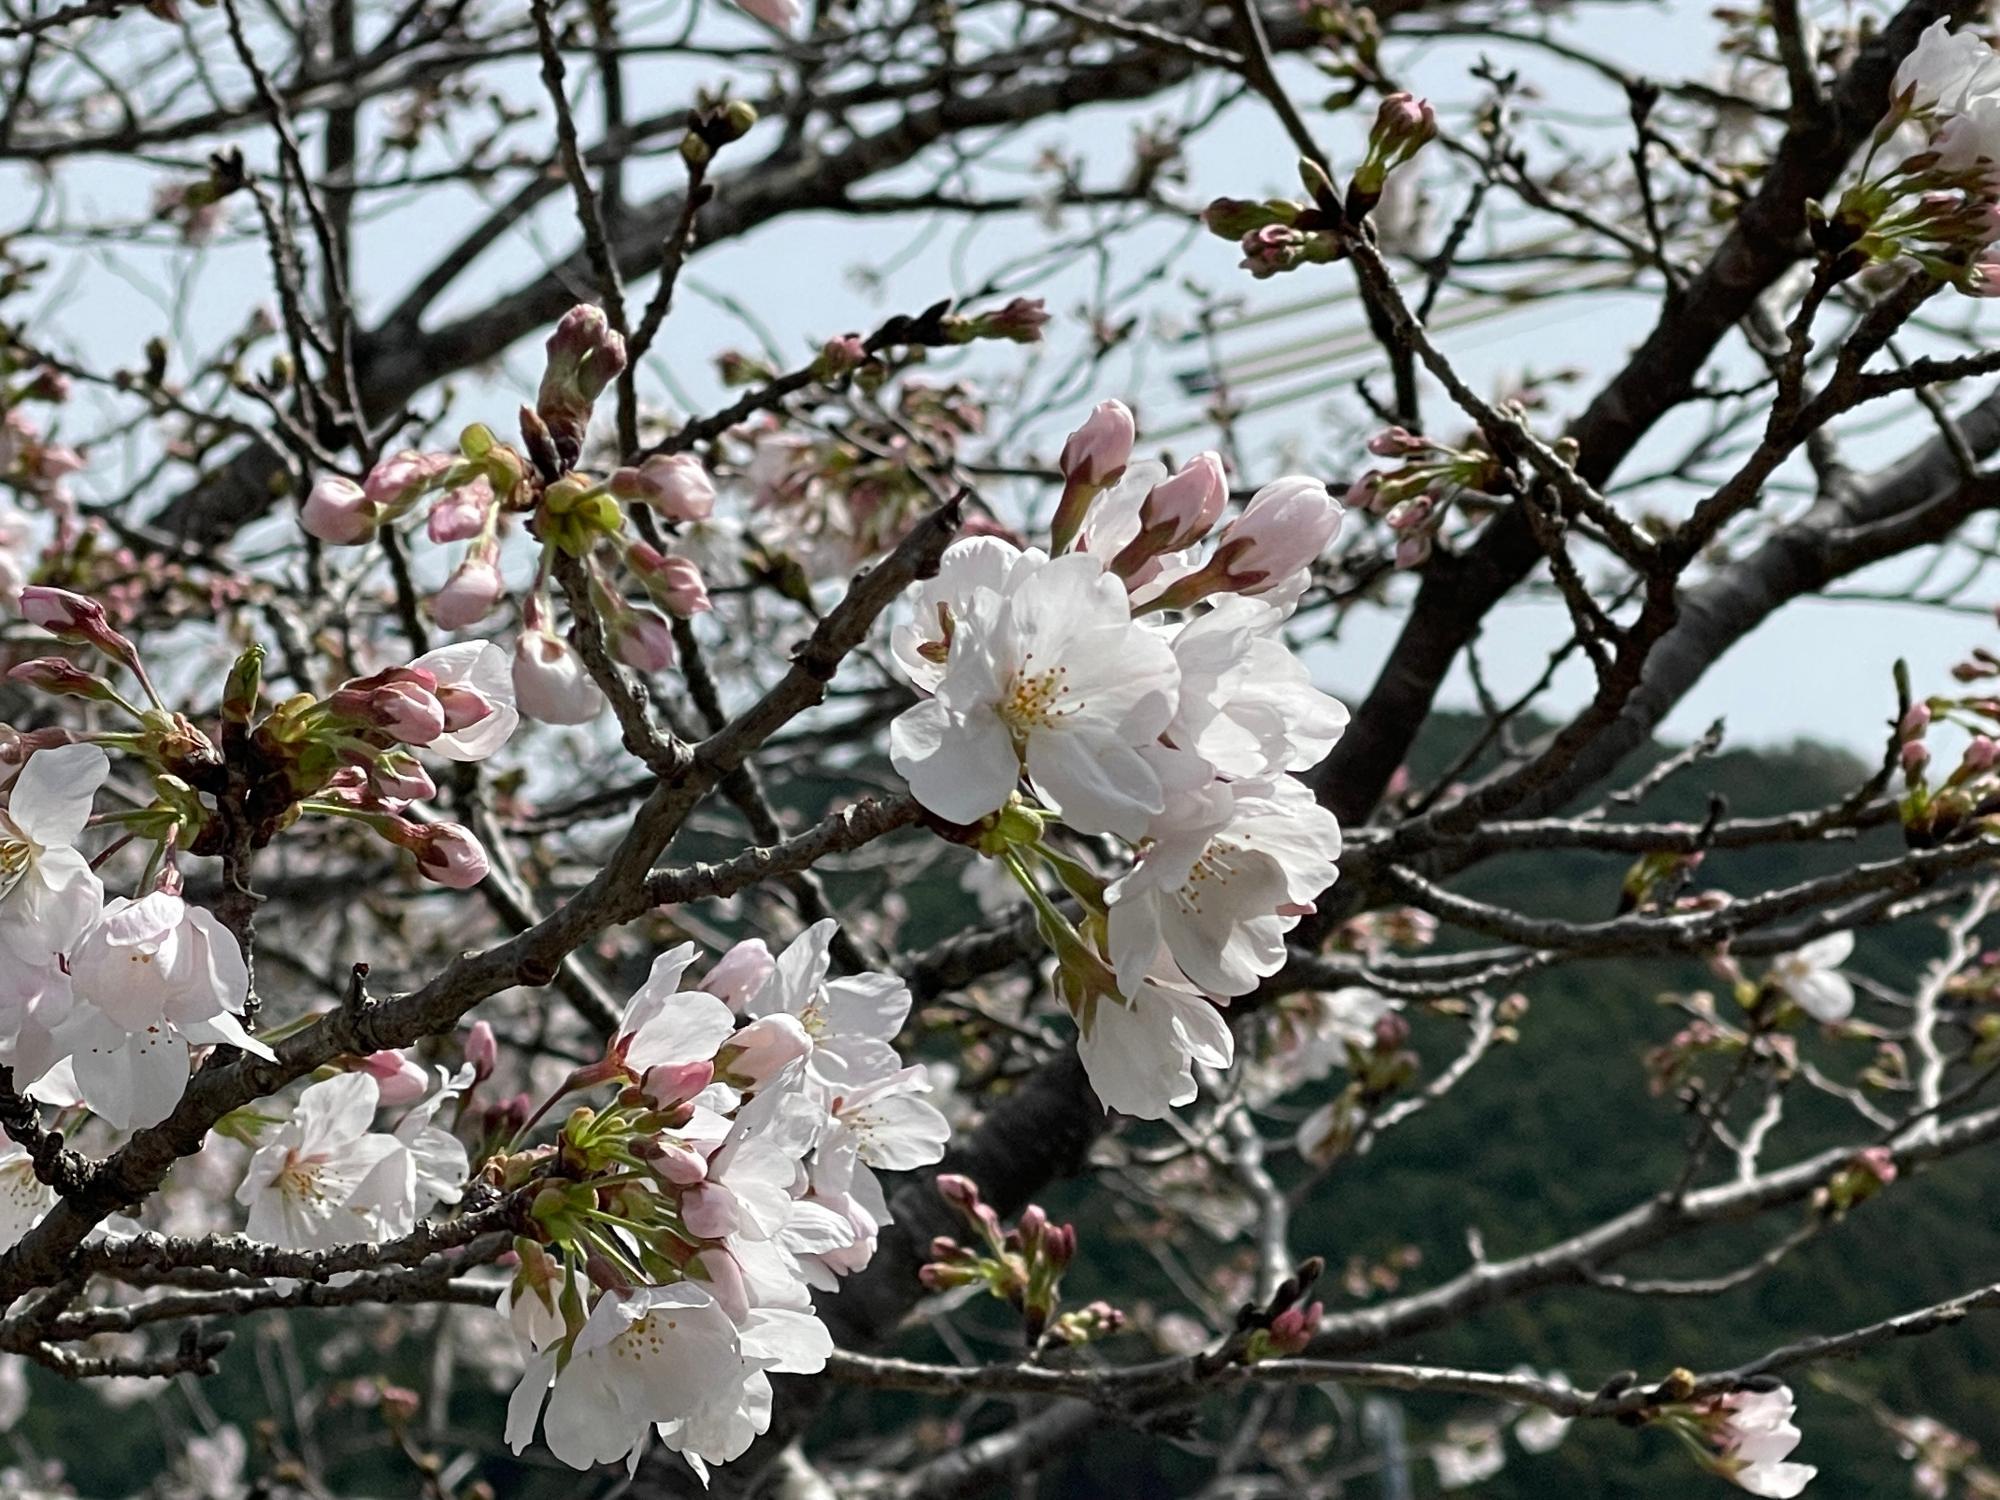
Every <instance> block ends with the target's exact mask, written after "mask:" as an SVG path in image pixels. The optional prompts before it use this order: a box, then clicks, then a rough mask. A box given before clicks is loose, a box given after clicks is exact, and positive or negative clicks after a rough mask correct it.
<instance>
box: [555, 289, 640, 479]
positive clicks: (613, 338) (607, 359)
mask: <svg viewBox="0 0 2000 1500" xmlns="http://www.w3.org/2000/svg"><path fill="white" fill-rule="evenodd" d="M547 352H548V364H547V366H546V367H545V368H544V370H543V373H542V384H541V389H540V390H539V391H538V392H537V393H536V396H535V413H536V415H537V416H539V417H540V418H541V419H542V421H543V423H545V424H546V425H547V427H548V430H549V435H550V437H552V438H553V439H554V441H555V445H556V451H557V453H558V454H559V455H561V456H562V457H563V458H564V459H565V460H568V461H571V462H573V461H574V460H575V458H576V455H577V454H578V453H579V452H581V451H582V448H583V438H584V433H585V432H586V431H587V430H588V428H589V426H590V411H591V408H592V407H593V406H594V405H596V403H597V398H598V397H599V396H600V395H602V394H603V392H604V388H605V387H606V386H608V385H609V384H611V382H612V381H614V380H616V379H617V378H618V376H619V375H620V374H621V373H622V372H623V371H624V369H625V340H624V339H623V338H621V337H620V336H619V335H618V334H617V333H615V332H614V331H613V330H612V328H611V324H610V322H609V320H608V319H606V318H605V316H604V310H603V309H602V308H599V307H593V306H591V305H590V304H588V303H584V304H581V305H579V306H577V307H572V308H571V309H570V310H569V311H568V312H566V313H564V314H563V317H562V321H561V322H560V323H558V324H556V328H555V332H554V333H552V334H550V335H549V341H548V345H547Z"/></svg>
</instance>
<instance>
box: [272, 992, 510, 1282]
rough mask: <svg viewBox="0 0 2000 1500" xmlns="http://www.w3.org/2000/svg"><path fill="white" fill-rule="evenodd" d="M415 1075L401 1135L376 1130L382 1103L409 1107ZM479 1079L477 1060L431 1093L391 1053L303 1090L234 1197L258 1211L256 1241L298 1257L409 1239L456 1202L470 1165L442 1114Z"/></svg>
mask: <svg viewBox="0 0 2000 1500" xmlns="http://www.w3.org/2000/svg"><path fill="white" fill-rule="evenodd" d="M487 1036H488V1038H489V1039H490V1037H491V1033H490V1031H489V1032H488V1033H487ZM470 1050H471V1048H470V1046H468V1051H470ZM411 1074H414V1075H415V1086H416V1088H417V1089H418V1090H419V1094H418V1097H417V1099H416V1100H415V1102H414V1103H412V1104H411V1107H410V1108H409V1109H408V1110H407V1111H406V1112H405V1113H404V1115H403V1117H402V1119H401V1120H399V1121H398V1122H397V1123H396V1125H395V1126H394V1128H393V1129H390V1130H376V1129H375V1128H374V1124H375V1116H376V1114H377V1113H378V1112H379V1111H380V1110H381V1109H382V1108H383V1107H384V1106H387V1105H392V1104H394V1103H397V1102H406V1103H408V1102H410V1101H409V1100H408V1095H407V1092H406V1088H405V1085H406V1082H407V1080H408V1077H409V1075H411ZM477 1076H478V1073H477V1069H476V1068H475V1066H474V1064H472V1063H471V1062H470V1061H468V1063H467V1064H466V1065H465V1066H464V1067H462V1068H460V1069H459V1071H458V1072H457V1073H456V1074H451V1073H446V1072H445V1071H444V1070H443V1069H439V1070H438V1077H437V1088H436V1089H435V1091H433V1092H429V1093H424V1092H422V1091H423V1090H424V1089H425V1088H426V1086H427V1083H428V1081H429V1080H428V1078H427V1075H426V1073H425V1070H424V1069H423V1068H422V1067H421V1066H420V1065H418V1064H417V1063H416V1062H415V1061H414V1060H413V1059H412V1058H410V1057H409V1056H408V1055H407V1054H405V1053H400V1052H389V1053H379V1054H377V1055H376V1056H375V1057H372V1058H366V1059H361V1060H360V1062H359V1066H357V1067H356V1068H355V1069H354V1070H353V1071H351V1072H344V1073H336V1074H334V1075H333V1076H332V1077H330V1078H325V1079H322V1080H321V1081H319V1082H318V1083H314V1084H312V1085H310V1086H308V1087H307V1088H305V1089H304V1090H302V1091H301V1092H300V1094H299V1097H298V1102H297V1103H296V1104H295V1105H294V1106H293V1109H292V1112H291V1114H290V1116H289V1117H288V1118H287V1119H285V1120H284V1122H283V1123H282V1124H280V1125H278V1126H277V1128H276V1129H272V1130H266V1131H263V1132H261V1133H259V1134H258V1135H256V1136H255V1137H254V1139H255V1142H256V1152H255V1154H254V1155H252V1157H251V1158H250V1167H249V1170H248V1172H247V1173H246V1174H245V1175H244V1178H243V1185H242V1187H241V1188H239V1189H238V1190H237V1193H236V1201H237V1202H239V1203H241V1204H243V1205H245V1206H246V1207H247V1208H248V1209H249V1211H250V1220H249V1224H248V1225H247V1231H248V1233H249V1235H250V1237H251V1238H252V1239H254V1240H261V1241H263V1242H264V1243H266V1244H271V1245H283V1246H285V1247H286V1248H288V1249H292V1250H327V1249H331V1248H332V1247H334V1246H335V1245H343V1244H351V1243H354V1242H356V1241H363V1242H367V1243H370V1244H380V1243H381V1242H382V1241H384V1240H391V1239H398V1238H400V1237H401V1236H403V1235H406V1234H409V1233H410V1232H411V1231H412V1230H414V1229H415V1228H416V1227H417V1221H418V1220H419V1219H421V1218H423V1217H424V1216H425V1215H426V1214H428V1213H430V1212H431V1210H433V1209H435V1208H437V1207H438V1206H439V1205H440V1204H446V1203H456V1202H458V1201H459V1199H460V1198H461V1197H462V1196H463V1195H464V1191H465V1181H466V1178H467V1177H468V1176H469V1175H470V1172H471V1161H470V1158H469V1156H468V1154H467V1152H466V1148H465V1143H464V1142H463V1141H462V1140H460V1139H459V1137H458V1136H457V1134H456V1133H455V1132H453V1131H452V1130H450V1129H448V1128H446V1127H445V1126H442V1125H440V1124H438V1123H437V1117H438V1113H439V1111H440V1110H442V1109H443V1108H444V1106H445V1105H447V1104H450V1103H452V1102H454V1101H456V1100H460V1099H462V1098H463V1097H464V1095H465V1094H466V1091H467V1090H468V1089H469V1088H470V1087H471V1086H472V1084H473V1083H474V1081H475V1079H476V1078H477Z"/></svg>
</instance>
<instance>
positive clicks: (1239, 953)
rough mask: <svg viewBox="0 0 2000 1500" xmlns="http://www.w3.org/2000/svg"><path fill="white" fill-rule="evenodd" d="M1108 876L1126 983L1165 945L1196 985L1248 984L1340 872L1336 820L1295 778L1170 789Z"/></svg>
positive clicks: (1278, 956) (1226, 987)
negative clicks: (1164, 804) (1135, 850)
mask: <svg viewBox="0 0 2000 1500" xmlns="http://www.w3.org/2000/svg"><path fill="white" fill-rule="evenodd" d="M1175 803H1176V806H1175V808H1174V810H1173V811H1172V812H1171V813H1170V814H1168V815H1165V816H1163V817H1161V818H1157V819H1155V820H1154V824H1153V835H1154V836H1153V840H1152V842H1151V844H1150V846H1149V847H1148V849H1147V851H1146V854H1145V856H1144V858H1142V859H1141V860H1140V861H1139V862H1138V864H1137V865H1136V866H1134V868H1133V869H1132V871H1131V873H1130V874H1128V875H1126V876H1124V877H1122V878H1121V879H1119V880H1117V881H1116V882H1114V883H1113V884H1112V886H1111V887H1110V890H1109V896H1110V902H1111V905H1110V920H1109V923H1108V935H1109V943H1110V954H1111V960H1112V964H1113V967H1114V969H1115V971H1116V973H1117V975H1118V983H1119V987H1120V989H1121V990H1122V991H1124V992H1125V993H1127V994H1130V993H1131V992H1132V990H1133V988H1134V987H1135V986H1137V985H1138V984H1139V983H1140V982H1141V981H1142V980H1143V979H1144V977H1145V975H1146V972H1147V970H1148V969H1149V968H1151V967H1152V965H1153V963H1154V960H1155V958H1156V957H1157V955H1158V954H1159V951H1160V948H1161V947H1162V946H1163V945H1164V946H1165V948H1166V950H1167V951H1168V952H1169V953H1171V954H1172V955H1173V958H1174V962H1175V963H1177V964H1178V965H1179V966H1180V969H1181V971H1182V972H1183V973H1184V974H1186V975H1187V977H1188V978H1189V979H1191V980H1192V981H1193V982H1194V983H1195V984H1196V985H1197V986H1199V987H1200V988H1201V989H1203V990H1206V991H1207V992H1208V993H1210V994H1212V995H1243V994H1248V993H1249V992H1250V991H1251V990H1253V989H1255V988H1256V986H1257V982H1258V981H1259V980H1260V979H1263V978H1265V977H1266V976H1268V975H1271V974H1275V973H1277V971H1278V970H1279V969H1280V968H1281V967H1283V965H1284V962H1285V934H1286V933H1288V932H1290V931H1291V930H1292V928H1293V927H1295V926H1297V925H1298V921H1299V916H1300V913H1301V912H1302V911H1303V910H1304V909H1305V908H1307V907H1308V906H1309V905H1310V903H1312V902H1313V901H1315V900H1317V899H1318V897H1319V895H1320V893H1321V892H1323V891H1324V890H1325V889H1326V888H1327V887H1328V886H1329V885H1331V884H1332V883H1333V881H1334V877H1335V876H1336V874H1337V873H1338V869H1337V866H1336V864H1335V861H1336V860H1338V858H1339V857H1340V825H1339V823H1338V822H1337V821H1336V820H1335V818H1334V816H1333V814H1332V813H1330V812H1328V811H1327V810H1326V809H1325V808H1323V807H1321V806H1319V804H1318V803H1317V802H1315V801H1314V800H1313V797H1312V794H1311V793H1310V792H1308V791H1307V790H1306V789H1305V788H1304V787H1303V786H1301V785H1300V784H1299V783H1298V782H1297V781H1295V780H1293V779H1292V778H1290V777H1282V778H1280V779H1279V780H1278V781H1277V782H1275V783H1273V784H1270V785H1268V786H1266V785H1260V784H1258V783H1254V782H1251V783H1238V784H1225V783H1219V782H1218V783H1215V784H1212V785H1211V786H1210V787H1208V788H1206V789H1205V790H1204V791H1203V792H1200V793H1196V794H1192V795H1190V796H1187V797H1184V798H1176V799H1175Z"/></svg>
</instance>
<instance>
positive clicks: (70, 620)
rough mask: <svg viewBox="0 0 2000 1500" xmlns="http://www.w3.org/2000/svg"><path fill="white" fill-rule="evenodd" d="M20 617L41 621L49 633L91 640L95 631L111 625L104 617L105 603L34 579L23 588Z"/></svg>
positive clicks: (35, 623) (29, 620) (31, 621)
mask: <svg viewBox="0 0 2000 1500" xmlns="http://www.w3.org/2000/svg"><path fill="white" fill-rule="evenodd" d="M21 618H22V619H24V620H26V621H27V622H28V623H29V624H30V625H39V626H40V627H41V628H42V629H44V630H46V631H48V633H49V634H50V635H55V636H68V637H71V638H74V639H76V640H88V639H89V638H90V637H91V636H92V635H93V634H95V633H96V632H99V631H103V630H108V629H109V628H110V627H109V625H108V624H107V623H106V621H105V618H104V606H103V605H101V604H99V603H98V602H97V601H96V600H94V599H86V598H84V597H83V595H81V594H72V593H71V592H70V591H69V590H68V589H59V588H53V587H51V586H50V585H48V584H45V583H31V584H29V585H28V586H27V587H26V588H24V589H22V590H21Z"/></svg>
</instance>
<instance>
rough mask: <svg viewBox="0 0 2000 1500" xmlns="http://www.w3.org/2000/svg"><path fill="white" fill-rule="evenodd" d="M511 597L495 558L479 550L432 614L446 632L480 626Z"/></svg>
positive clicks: (439, 597)
mask: <svg viewBox="0 0 2000 1500" xmlns="http://www.w3.org/2000/svg"><path fill="white" fill-rule="evenodd" d="M506 597H507V581H506V580H505V579H504V578H502V577H501V576H500V569H499V568H497V567H496V566H494V563H493V560H492V558H491V556H489V555H487V554H485V553H483V552H482V551H481V550H479V549H477V548H475V549H474V550H473V552H472V553H471V555H470V556H468V557H467V558H466V559H465V561H464V562H462V563H460V564H459V565H458V567H457V569H456V570H455V571H454V572H453V573H452V575H451V577H450V578H448V579H446V580H445V585H444V587H443V588H441V589H439V590H438V591H437V594H436V596H435V597H434V598H432V600H431V614H432V616H433V617H434V618H435V619H436V620H437V622H438V624H440V625H442V626H443V627H444V628H445V629H446V630H465V629H468V628H469V627H471V626H474V625H477V624H478V623H479V622H480V621H481V620H483V619H485V618H486V617H487V616H488V615H490V614H492V613H493V611H494V610H495V609H496V608H498V607H499V604H500V601H501V600H502V599H504V598H506Z"/></svg>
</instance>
